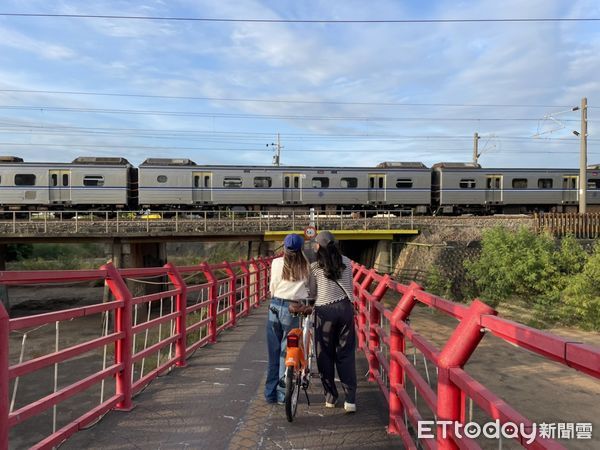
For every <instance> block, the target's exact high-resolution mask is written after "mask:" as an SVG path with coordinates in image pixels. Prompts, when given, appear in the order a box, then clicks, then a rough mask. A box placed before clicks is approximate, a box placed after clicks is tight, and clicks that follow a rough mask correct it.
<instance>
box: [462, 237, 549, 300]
mask: <svg viewBox="0 0 600 450" xmlns="http://www.w3.org/2000/svg"><path fill="white" fill-rule="evenodd" d="M465 268H466V270H467V274H468V277H469V278H470V279H471V280H472V281H473V282H474V283H475V285H476V287H477V289H478V290H479V294H480V295H481V297H482V298H483V299H484V300H485V301H487V302H488V303H490V304H491V305H493V306H495V305H498V304H499V303H500V302H501V301H502V300H505V299H507V298H511V297H517V298H521V299H524V300H526V301H528V302H531V303H535V301H536V298H537V297H539V296H541V295H544V294H546V293H547V292H549V291H550V290H551V289H552V288H553V286H555V285H556V282H557V278H558V276H559V275H560V269H559V267H558V266H557V264H556V250H555V244H554V241H553V240H552V239H551V238H550V237H549V236H546V235H542V236H538V235H536V234H535V233H533V232H531V231H529V230H527V229H525V228H522V229H520V230H519V231H517V232H512V231H509V230H506V229H505V228H502V227H496V228H493V229H491V230H487V231H485V232H484V234H483V239H482V249H481V254H480V256H479V258H477V259H474V260H471V261H466V262H465Z"/></svg>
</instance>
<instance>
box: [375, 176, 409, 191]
mask: <svg viewBox="0 0 600 450" xmlns="http://www.w3.org/2000/svg"><path fill="white" fill-rule="evenodd" d="M378 180H379V189H383V177H379V178H378ZM411 182H412V181H411Z"/></svg>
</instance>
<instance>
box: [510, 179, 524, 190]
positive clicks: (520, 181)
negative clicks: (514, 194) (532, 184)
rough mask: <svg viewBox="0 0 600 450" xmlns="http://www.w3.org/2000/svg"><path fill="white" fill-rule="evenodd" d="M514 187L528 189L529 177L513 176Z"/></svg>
mask: <svg viewBox="0 0 600 450" xmlns="http://www.w3.org/2000/svg"><path fill="white" fill-rule="evenodd" d="M512 187H513V189H527V178H513V180H512Z"/></svg>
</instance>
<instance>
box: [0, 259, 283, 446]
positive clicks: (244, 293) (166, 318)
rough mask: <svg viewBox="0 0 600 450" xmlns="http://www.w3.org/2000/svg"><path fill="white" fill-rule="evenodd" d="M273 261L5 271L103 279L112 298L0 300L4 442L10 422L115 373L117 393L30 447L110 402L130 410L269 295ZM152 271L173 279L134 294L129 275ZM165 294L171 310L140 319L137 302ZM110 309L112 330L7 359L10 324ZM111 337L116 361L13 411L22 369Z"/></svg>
mask: <svg viewBox="0 0 600 450" xmlns="http://www.w3.org/2000/svg"><path fill="white" fill-rule="evenodd" d="M271 261H272V258H264V259H263V258H258V259H252V260H250V261H241V262H234V263H228V262H224V263H221V264H214V265H209V264H206V263H203V264H200V265H199V266H186V267H175V266H174V265H173V264H166V265H165V266H164V267H157V268H144V269H117V268H115V267H114V266H113V265H112V263H109V264H106V265H104V266H102V267H101V268H100V269H98V270H67V271H31V272H0V284H5V285H12V286H14V285H34V284H41V283H44V284H46V283H70V282H85V281H104V282H105V284H106V285H107V286H108V288H109V289H110V292H111V294H112V296H113V298H114V299H113V300H111V301H108V302H105V303H101V304H94V305H91V306H84V307H80V308H73V309H67V310H63V311H58V312H51V313H46V314H39V315H35V316H28V317H23V318H16V319H9V318H8V314H7V313H6V310H5V309H4V308H3V307H2V306H1V305H0V399H2V401H0V449H6V448H8V440H9V431H10V429H11V428H13V427H15V426H16V425H18V424H20V423H22V422H24V421H26V420H28V419H30V418H32V417H34V416H37V415H39V414H41V413H43V412H44V411H46V410H48V409H49V408H51V407H54V406H55V405H58V404H60V403H62V402H64V401H65V400H67V399H69V398H71V397H73V396H74V395H76V394H79V393H81V392H83V391H84V390H86V389H89V388H90V387H92V386H95V385H98V383H101V382H103V380H107V379H109V378H110V377H114V378H115V389H114V395H112V396H110V397H109V398H108V399H106V400H103V401H101V403H100V404H98V405H97V406H95V407H93V408H92V409H91V410H89V411H87V412H86V413H85V414H83V415H82V416H80V417H78V418H76V419H75V420H71V421H70V422H69V423H68V424H66V425H64V426H62V428H60V429H58V430H55V431H54V432H53V433H52V434H50V435H49V436H47V437H46V438H44V439H43V440H41V441H39V442H38V443H37V444H35V445H34V447H33V448H52V447H53V446H56V445H57V444H59V443H60V442H62V441H63V440H65V439H67V438H68V437H69V436H70V435H72V434H73V433H75V432H77V431H78V430H79V429H81V428H83V427H85V426H87V425H89V424H90V423H92V422H94V421H96V420H97V419H98V418H99V417H101V416H102V415H103V414H105V413H106V412H107V411H109V410H111V409H115V408H116V409H120V410H130V409H131V408H132V398H133V396H134V395H135V394H136V393H138V392H140V391H141V390H142V389H143V388H144V387H145V386H146V385H147V384H148V383H150V382H151V381H152V380H153V379H154V378H156V377H157V376H159V375H160V374H162V373H164V372H165V371H167V370H169V369H171V368H172V367H173V366H179V367H183V366H185V365H186V358H188V357H189V356H190V355H191V354H192V353H193V352H194V351H195V350H196V349H198V348H199V347H201V346H203V345H206V344H208V343H210V342H216V340H217V335H218V333H219V332H220V331H221V330H223V329H225V328H228V327H232V326H235V324H236V323H237V321H238V319H239V318H240V317H243V316H246V315H248V314H249V312H250V309H251V308H252V307H256V306H258V305H259V304H260V302H261V301H263V300H265V299H266V298H267V295H268V286H269V275H270V270H269V269H270V265H271ZM184 277H186V278H184ZM148 278H153V279H156V278H160V279H163V282H162V283H154V284H160V285H161V286H162V287H168V286H169V285H171V286H172V288H170V289H166V290H163V291H161V292H156V293H152V294H146V295H140V296H134V295H133V294H132V292H131V290H130V288H129V287H128V284H127V280H129V281H130V282H131V280H134V281H138V282H139V279H148ZM194 279H196V280H198V279H201V281H202V282H200V283H198V284H191V282H189V281H190V280H194ZM195 293H202V294H204V293H207V295H206V296H204V295H202V296H200V295H198V301H197V302H196V303H193V304H190V302H189V301H188V300H189V299H190V298H191V297H193V296H194V295H195ZM165 299H171V302H172V303H171V304H172V306H171V312H170V313H167V314H164V315H163V310H162V308H161V311H160V316H158V317H156V318H150V313H148V320H147V321H144V322H141V323H138V321H137V316H138V306H139V305H144V304H145V305H147V307H148V311H150V310H151V307H150V305H151V304H152V303H156V302H161V307H162V301H163V300H165ZM109 312H110V313H112V314H113V316H114V321H113V327H112V328H113V329H112V332H108V331H107V332H106V334H105V335H104V336H102V337H100V338H96V339H92V340H88V341H86V342H83V343H79V344H77V345H73V346H70V347H68V348H64V349H61V350H58V351H55V352H53V353H49V354H44V355H42V356H34V357H33V358H31V359H29V360H27V361H24V362H19V363H17V364H13V365H10V364H9V333H10V332H13V331H16V330H27V329H31V328H32V327H39V326H42V325H45V324H49V323H56V322H62V321H69V320H72V319H75V318H80V317H84V316H88V315H91V314H107V313H109ZM198 313H200V320H198V321H196V322H193V321H192V322H193V323H190V318H191V317H192V316H194V314H196V315H197V314H198ZM134 316H135V317H134ZM168 324H173V326H172V327H171V326H169V328H168V330H169V331H168V332H167V337H166V338H163V333H162V330H161V331H159V333H158V338H157V342H156V343H155V344H153V345H151V346H149V347H145V348H143V349H141V350H140V349H137V346H136V345H134V342H135V337H136V336H138V335H143V334H144V333H145V334H146V337H147V336H148V331H149V330H151V329H152V330H156V329H157V328H159V329H161V328H162V327H163V326H165V327H166V325H168ZM107 329H108V328H107ZM171 330H172V332H171ZM203 330H204V331H203ZM195 335H198V339H197V340H195V341H194V339H193V338H192V336H195ZM138 342H139V340H138ZM107 345H108V346H113V348H114V361H112V362H111V363H110V364H109V365H108V367H106V364H105V365H104V366H103V368H102V370H99V371H97V372H96V373H93V374H91V375H89V376H87V377H85V378H82V379H79V380H77V381H75V382H72V383H70V384H68V385H67V386H64V387H62V388H61V389H58V390H55V392H53V393H51V394H49V395H46V396H44V397H42V398H40V399H37V400H35V401H32V402H29V403H27V404H25V405H22V406H20V407H19V408H18V409H17V410H16V411H13V412H9V406H8V399H9V387H10V383H11V380H12V382H13V383H14V380H15V379H17V378H18V377H22V376H24V375H27V374H31V373H34V372H36V371H39V370H41V369H43V368H46V367H49V366H52V365H55V364H58V363H63V362H66V361H68V360H72V359H73V358H76V357H79V356H81V355H83V354H85V353H89V352H91V351H94V350H98V349H101V348H103V347H105V346H107ZM173 346H174V348H175V352H174V355H173V354H172V353H171V351H169V356H168V357H167V359H166V360H165V361H160V356H161V354H160V351H161V350H166V348H167V347H168V348H169V349H170V348H171V347H173ZM157 352H159V353H158V359H157V363H156V364H157V367H156V368H154V369H153V370H150V371H149V372H148V373H146V374H144V373H143V361H144V359H145V358H147V357H148V356H150V355H153V354H155V353H157ZM105 362H106V361H105ZM136 363H137V364H138V365H139V364H140V363H141V364H142V369H141V372H140V375H139V378H138V379H137V380H136V379H135V376H134V375H135V373H134V372H135V365H136Z"/></svg>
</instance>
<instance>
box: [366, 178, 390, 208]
mask: <svg viewBox="0 0 600 450" xmlns="http://www.w3.org/2000/svg"><path fill="white" fill-rule="evenodd" d="M386 183H387V180H386V175H385V174H384V173H370V174H369V190H368V198H367V200H368V201H369V203H383V202H385V201H386V187H387V186H386Z"/></svg>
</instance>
